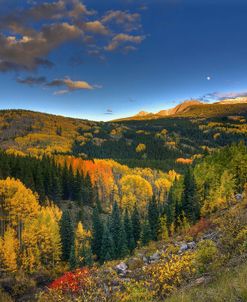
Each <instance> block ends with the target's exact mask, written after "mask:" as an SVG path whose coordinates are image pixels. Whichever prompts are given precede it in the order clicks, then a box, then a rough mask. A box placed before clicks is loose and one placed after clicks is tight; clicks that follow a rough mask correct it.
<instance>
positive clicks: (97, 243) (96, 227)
mask: <svg viewBox="0 0 247 302" xmlns="http://www.w3.org/2000/svg"><path fill="white" fill-rule="evenodd" d="M92 223H93V230H92V235H93V239H92V252H93V254H95V255H96V256H97V257H98V259H99V258H100V255H101V244H102V236H103V224H102V221H101V218H100V215H99V211H98V208H97V207H95V208H94V209H93V217H92Z"/></svg>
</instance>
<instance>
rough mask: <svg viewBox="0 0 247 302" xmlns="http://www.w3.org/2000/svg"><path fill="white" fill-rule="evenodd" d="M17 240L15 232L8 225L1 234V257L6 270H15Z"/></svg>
mask: <svg viewBox="0 0 247 302" xmlns="http://www.w3.org/2000/svg"><path fill="white" fill-rule="evenodd" d="M18 248H19V244H18V240H17V238H16V232H15V230H14V229H13V228H11V227H8V228H7V230H6V232H5V233H4V236H3V241H2V257H3V265H4V268H5V270H6V271H8V272H16V271H17V269H18V267H17V253H18Z"/></svg>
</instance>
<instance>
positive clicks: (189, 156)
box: [0, 104, 247, 171]
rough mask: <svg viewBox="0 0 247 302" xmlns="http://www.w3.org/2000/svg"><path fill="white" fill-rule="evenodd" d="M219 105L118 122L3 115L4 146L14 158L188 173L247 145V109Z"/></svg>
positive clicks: (0, 115)
mask: <svg viewBox="0 0 247 302" xmlns="http://www.w3.org/2000/svg"><path fill="white" fill-rule="evenodd" d="M210 106H211V107H210ZM214 106H215V107H212V105H196V106H192V107H191V109H190V110H189V111H186V113H184V114H183V115H178V116H172V117H166V118H161V119H154V120H137V121H134V120H133V121H121V122H114V123H113V122H108V123H103V122H102V123H101V122H91V121H85V120H79V119H71V118H65V117H60V116H54V115H48V114H42V113H36V112H30V111H22V110H9V111H1V112H0V134H1V136H0V147H1V148H2V149H4V150H5V151H6V152H7V153H9V154H19V155H29V154H31V155H34V156H37V157H39V156H42V155H44V154H45V155H52V154H69V155H74V156H79V157H82V158H84V159H92V158H102V159H115V160H117V161H119V162H121V163H122V164H127V165H128V166H131V167H138V166H139V167H153V168H158V169H162V170H164V171H167V170H170V169H176V170H177V171H183V169H184V163H188V162H191V161H192V160H193V159H194V158H196V157H200V156H201V155H202V154H204V153H207V152H209V151H210V150H212V149H214V148H217V147H221V146H225V145H228V144H230V143H233V142H239V141H245V142H246V140H247V138H246V137H247V128H246V117H247V105H246V104H234V105H217V104H214Z"/></svg>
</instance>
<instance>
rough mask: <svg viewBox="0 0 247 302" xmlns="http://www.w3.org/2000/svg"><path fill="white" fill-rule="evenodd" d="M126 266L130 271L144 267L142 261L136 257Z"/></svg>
mask: <svg viewBox="0 0 247 302" xmlns="http://www.w3.org/2000/svg"><path fill="white" fill-rule="evenodd" d="M126 264H127V266H128V269H129V270H135V269H137V268H141V267H142V266H143V261H142V259H140V258H137V257H135V258H130V259H129V260H128V261H127V263H126Z"/></svg>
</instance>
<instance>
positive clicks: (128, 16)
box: [101, 10, 142, 31]
mask: <svg viewBox="0 0 247 302" xmlns="http://www.w3.org/2000/svg"><path fill="white" fill-rule="evenodd" d="M140 20H141V15H140V14H138V13H129V12H126V11H120V10H116V11H113V10H112V11H108V12H107V13H106V14H105V16H103V18H102V19H101V21H102V23H115V24H117V25H119V26H121V27H122V28H123V29H125V30H126V31H133V30H139V29H140V28H141V27H142V26H141V23H140Z"/></svg>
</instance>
